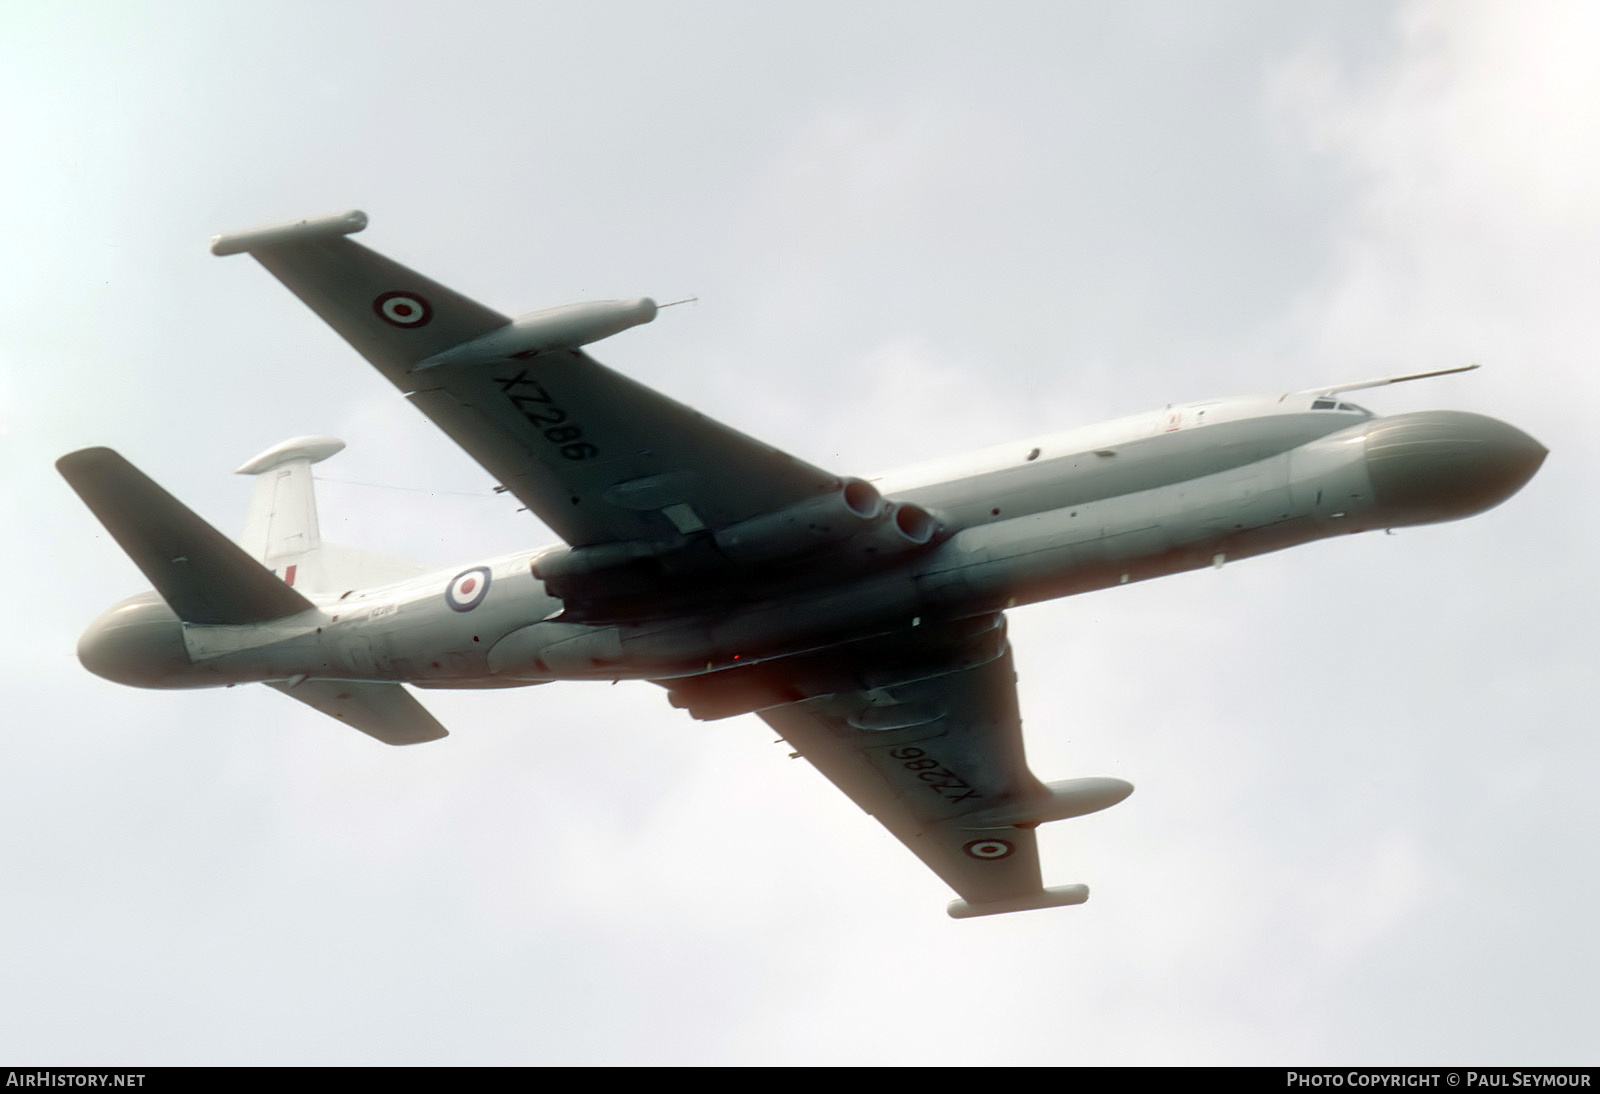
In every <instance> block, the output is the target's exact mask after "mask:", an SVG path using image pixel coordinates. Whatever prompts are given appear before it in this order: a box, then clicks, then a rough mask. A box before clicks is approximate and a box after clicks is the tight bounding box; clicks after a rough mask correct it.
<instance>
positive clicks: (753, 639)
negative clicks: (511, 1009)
mask: <svg viewBox="0 0 1600 1094" xmlns="http://www.w3.org/2000/svg"><path fill="white" fill-rule="evenodd" d="M1544 455H1545V450H1544V449H1543V447H1542V446H1540V445H1539V444H1538V443H1537V442H1536V441H1534V440H1533V439H1532V438H1530V437H1528V436H1527V435H1526V434H1524V433H1522V432H1521V431H1519V430H1517V429H1515V428H1513V427H1511V426H1509V425H1506V424H1504V423H1502V422H1499V421H1496V420H1495V419H1492V418H1487V417H1484V416H1481V415H1475V414H1468V413H1461V412H1454V411H1430V412H1423V413H1413V414H1404V415H1398V416H1395V417H1388V418H1375V417H1373V416H1372V415H1371V414H1370V413H1369V412H1367V411H1365V410H1363V409H1361V408H1359V407H1356V406H1354V405H1352V404H1348V403H1344V402H1339V401H1337V400H1336V399H1335V398H1333V397H1328V396H1317V395H1311V394H1296V395H1286V396H1273V397H1265V398H1258V399H1235V400H1226V401H1216V402H1208V403H1194V404H1189V405H1184V406H1172V407H1167V408H1165V409H1162V410H1159V411H1155V412H1152V413H1148V414H1142V415H1137V416H1134V417H1129V418H1123V419H1119V420H1116V421H1112V422H1107V423H1104V424H1101V425H1096V426H1091V427H1087V428H1083V429H1078V430H1073V431H1069V432H1065V433H1059V434H1054V435H1051V436H1048V437H1043V438H1039V439H1037V440H1033V441H1024V442H1021V443H1018V444H1014V445H1005V446H1002V447H999V448H994V449H989V450H986V451H983V452H978V453H975V454H971V455H968V456H965V457H959V458H953V459H942V460H938V461H934V462H931V463H928V464H922V465H918V466H915V467H910V468H906V469H902V470H898V471H894V472H890V473H887V474H884V475H881V476H878V477H876V478H872V479H869V480H866V482H868V483H869V484H870V486H871V487H872V488H874V489H872V490H868V489H866V488H864V487H861V486H860V485H859V484H860V483H861V481H862V480H850V481H851V483H852V484H855V485H854V486H853V487H847V489H852V488H853V489H855V490H856V491H857V496H860V497H866V496H869V495H870V496H871V497H872V498H874V499H875V500H877V501H883V502H886V503H888V505H889V508H890V510H891V511H893V512H895V513H898V514H900V517H901V523H902V524H904V525H905V527H904V528H902V529H901V530H900V532H901V533H903V534H899V535H898V537H897V535H896V534H894V529H891V532H890V533H882V532H881V531H873V532H872V533H871V534H870V535H868V534H866V533H865V532H863V533H862V534H859V535H854V536H852V537H845V538H832V539H830V538H827V537H823V538H821V539H818V540H817V541H815V542H811V543H807V544H806V545H805V548H804V549H803V550H791V551H787V552H785V553H782V556H781V557H769V556H770V554H771V553H770V552H766V553H764V552H763V551H762V550H761V549H760V544H761V540H760V536H759V533H760V532H761V529H756V530H755V533H757V534H755V535H753V537H752V538H750V539H749V540H747V541H741V540H739V539H738V538H737V537H725V538H724V539H720V540H719V541H718V545H717V546H718V549H716V550H713V551H712V553H714V554H716V555H717V557H718V559H719V562H720V565H719V568H718V569H716V570H714V571H711V572H709V573H707V574H705V575H702V574H701V573H700V572H699V571H696V570H695V569H694V568H693V567H692V566H689V567H677V568H674V567H673V566H671V565H667V566H666V567H665V568H661V567H659V566H658V567H656V569H654V570H652V571H651V574H652V578H651V580H652V581H653V582H654V586H653V587H652V593H651V595H650V596H646V597H644V598H643V602H645V603H652V604H654V605H655V608H654V609H653V610H648V611H645V612H642V613H641V612H639V611H637V610H634V611H631V612H630V613H628V614H627V615H626V616H625V617H624V616H622V615H618V616H617V617H616V618H607V612H606V610H605V606H604V604H603V603H600V604H598V605H596V604H594V603H591V602H588V601H585V600H584V598H582V597H581V596H578V597H575V596H573V595H572V593H571V591H570V590H572V589H574V588H579V589H581V585H582V582H581V578H582V577H583V576H584V575H585V574H590V575H591V576H592V577H593V580H594V581H595V582H597V583H600V584H602V585H603V584H605V583H607V582H613V581H614V580H615V579H616V577H617V575H618V574H621V575H622V576H623V577H624V578H631V579H635V580H636V579H637V577H638V573H639V565H638V563H639V562H640V561H641V560H639V559H627V560H623V561H624V562H625V563H626V565H621V566H616V567H612V569H611V571H608V569H607V563H606V560H604V559H601V560H600V561H598V562H597V561H595V560H594V559H589V560H587V561H585V560H584V558H583V557H582V554H581V549H579V550H578V551H574V550H573V549H570V548H562V547H556V548H548V549H545V550H542V551H535V552H519V553H515V554H510V555H505V556H502V557H499V558H495V559H490V560H486V561H483V562H478V563H474V564H472V565H469V566H465V567H459V568H455V569H451V570H448V571H441V572H438V573H433V574H428V575H424V576H419V577H414V578H409V579H406V580H403V581H399V582H394V583H391V584H384V585H378V586H375V587H369V588H351V589H349V590H340V591H339V592H337V593H333V594H331V595H316V594H313V595H312V596H311V600H312V602H313V603H314V605H315V606H314V607H313V608H312V609H309V610H305V611H302V612H300V613H298V614H295V615H290V616H287V617H285V618H281V619H276V620H273V621H271V622H265V623H250V624H206V623H194V622H182V621H180V620H179V619H178V617H177V615H176V614H175V613H174V612H173V611H172V609H171V608H169V607H168V606H167V604H166V603H165V602H164V601H163V600H162V599H161V597H159V596H157V595H156V594H154V593H147V594H142V595H141V596H137V597H134V598H131V599H130V600H127V601H124V602H123V603H121V604H119V605H117V606H116V607H114V608H112V609H111V610H109V611H108V612H106V613H105V615H103V616H102V617H101V618H100V619H99V620H97V621H96V622H95V623H94V624H93V625H92V626H91V627H90V629H89V630H88V631H87V632H86V633H85V634H84V636H83V639H82V641H81V643H80V646H79V652H80V656H81V658H82V660H83V663H84V664H85V665H86V666H87V667H89V668H90V669H91V670H93V671H94V672H96V673H98V674H99V675H102V676H105V677H108V678H110V679H113V680H117V681H118V682H121V683H126V684H133V685H137V686H143V687H159V688H187V687H214V686H218V685H220V684H234V683H245V682H255V681H283V680H290V681H298V680H303V679H308V678H309V679H343V680H370V681H405V682H409V683H412V684H416V685H419V686H423V687H438V688H484V687H513V686H521V685H527V684H536V683H543V682H547V681H551V680H572V679H604V680H617V679H651V680H667V679H673V678H683V677H690V676H696V675H701V674H707V673H715V672H717V671H719V670H722V669H727V668H731V667H734V666H743V665H748V664H750V663H752V662H760V661H770V660H773V659H780V658H785V657H792V656H795V655H800V654H804V653H806V652H807V651H809V650H814V649H819V648H822V647H826V646H830V645H835V644H838V643H840V642H842V641H849V640H852V639H855V638H861V637H867V636H871V635H884V634H892V633H894V632H896V631H899V630H902V629H907V628H913V627H917V626H921V625H924V624H927V623H929V622H936V621H947V620H955V619H961V618H965V617H973V616H981V615H984V614H987V613H993V612H996V611H999V610H1003V609H1005V608H1007V607H1010V606H1013V605H1018V604H1027V603H1031V602H1036V601H1040V600H1045V599H1050V598H1054V597H1061V596H1067V595H1071V594H1074V593H1080V592H1086V591H1089V590H1093V589H1099V588H1104V587H1107V586H1112V585H1118V584H1123V583H1128V582H1133V581H1143V580H1146V579H1148V578H1153V577H1160V576H1163V575H1166V574H1172V573H1177V572H1180V571H1184V570H1191V569H1197V568H1201V567H1206V566H1212V565H1221V564H1222V563H1223V562H1225V561H1229V560H1234V559H1241V558H1248V557H1250V556H1253V555H1258V554H1263V553H1265V552H1268V551H1276V550H1280V549H1282V548H1285V547H1291V546H1295V545H1297V544H1301V543H1308V542H1310V541H1312V540H1316V539H1321V538H1324V537H1327V536H1333V535H1339V534H1343V533H1351V532H1361V531H1367V530H1370V529H1376V528H1387V527H1397V526H1401V525H1408V524H1422V523H1430V522H1434V521H1441V520H1451V519H1455V518H1458V517H1464V516H1468V515H1471V514H1473V513H1477V512H1481V511H1483V510H1485V509H1487V508H1490V507H1491V506H1494V505H1496V504H1499V503H1500V502H1501V501H1503V500H1505V499H1506V498H1507V497H1509V496H1510V495H1511V494H1513V493H1515V492H1516V491H1517V490H1518V489H1520V488H1521V486H1522V485H1523V484H1524V483H1525V482H1526V481H1527V480H1528V479H1529V478H1530V477H1531V476H1532V474H1533V473H1534V471H1535V470H1537V468H1538V466H1539V464H1540V463H1541V462H1542V460H1543V458H1544ZM912 516H914V517H915V518H916V519H917V520H918V521H920V524H919V525H918V526H917V527H912V526H911V522H910V521H909V520H907V519H906V518H908V517H912ZM864 527H865V526H864ZM886 535H887V538H885V536H886ZM749 544H754V546H749ZM643 561H646V562H653V561H654V560H649V559H646V560H643ZM536 570H537V571H539V573H542V574H545V575H546V576H549V575H551V574H555V575H561V576H564V577H565V584H563V582H562V581H561V580H558V579H557V578H551V579H550V580H542V579H541V577H540V576H538V575H537V574H536ZM574 575H576V576H574ZM702 576H704V578H705V579H704V580H702ZM575 582H576V584H575ZM552 586H553V587H554V589H555V591H552ZM622 587H624V588H626V587H627V581H626V580H624V581H623V582H622ZM557 592H564V593H566V595H565V596H561V595H557ZM639 602H640V600H639V599H638V598H635V600H634V601H633V603H634V604H637V603H639Z"/></svg>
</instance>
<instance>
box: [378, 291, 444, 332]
mask: <svg viewBox="0 0 1600 1094" xmlns="http://www.w3.org/2000/svg"><path fill="white" fill-rule="evenodd" d="M372 310H373V311H375V312H377V313H378V318H379V319H382V320H383V321H384V322H385V323H389V324H391V325H393V326H396V327H421V326H426V325H427V322H428V320H430V319H432V318H433V309H432V308H430V307H429V306H428V302H427V301H426V300H424V299H423V298H422V297H420V296H418V295H417V294H416V293H411V292H386V293H384V294H383V295H382V296H380V297H378V298H377V299H376V300H374V301H373V302H372Z"/></svg>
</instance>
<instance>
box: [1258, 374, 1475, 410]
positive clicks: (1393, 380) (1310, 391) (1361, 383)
mask: <svg viewBox="0 0 1600 1094" xmlns="http://www.w3.org/2000/svg"><path fill="white" fill-rule="evenodd" d="M1482 367H1483V366H1482V365H1458V366H1456V367H1455V368H1440V369H1434V370H1433V371H1432V372H1413V373H1411V374H1410V375H1409V376H1385V377H1384V378H1382V379H1381V380H1358V381H1356V382H1355V383H1353V384H1335V385H1334V386H1333V387H1308V388H1306V389H1305V390H1304V391H1288V392H1285V393H1284V394H1282V395H1280V396H1278V402H1280V403H1281V402H1283V401H1284V400H1285V399H1287V398H1288V397H1289V396H1290V395H1338V394H1339V393H1341V392H1345V391H1360V390H1362V389H1363V388H1369V387H1384V386H1386V385H1388V384H1403V383H1405V382H1406V381H1407V380H1426V379H1429V378H1430V377H1433V376H1449V375H1451V374H1452V373H1456V372H1471V371H1472V370H1473V369H1475V368H1482Z"/></svg>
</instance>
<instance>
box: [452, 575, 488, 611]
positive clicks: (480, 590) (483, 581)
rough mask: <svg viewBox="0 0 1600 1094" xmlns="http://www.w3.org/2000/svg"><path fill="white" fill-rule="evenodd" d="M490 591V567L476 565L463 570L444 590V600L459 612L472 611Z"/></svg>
mask: <svg viewBox="0 0 1600 1094" xmlns="http://www.w3.org/2000/svg"><path fill="white" fill-rule="evenodd" d="M488 593H489V567H487V566H474V567H473V568H472V569H470V570H463V571H462V572H461V573H459V574H457V575H456V576H455V579H454V580H453V581H451V582H450V587H449V588H447V589H445V591H444V602H445V603H446V604H448V605H450V607H452V608H454V609H455V610H456V611H458V612H470V611H471V610H472V609H473V608H476V607H477V606H478V605H479V604H482V603H483V598H484V597H485V596H487V595H488Z"/></svg>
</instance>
